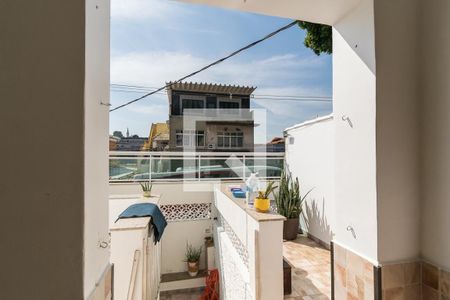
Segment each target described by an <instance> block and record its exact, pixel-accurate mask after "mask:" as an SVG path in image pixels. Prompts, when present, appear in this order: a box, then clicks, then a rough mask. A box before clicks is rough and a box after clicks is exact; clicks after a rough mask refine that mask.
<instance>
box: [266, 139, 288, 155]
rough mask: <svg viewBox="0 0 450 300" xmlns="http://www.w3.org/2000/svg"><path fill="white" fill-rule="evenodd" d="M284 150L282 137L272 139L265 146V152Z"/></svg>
mask: <svg viewBox="0 0 450 300" xmlns="http://www.w3.org/2000/svg"><path fill="white" fill-rule="evenodd" d="M284 150H285V140H284V138H283V137H274V138H273V139H272V140H271V141H270V142H268V143H267V145H266V151H267V152H284Z"/></svg>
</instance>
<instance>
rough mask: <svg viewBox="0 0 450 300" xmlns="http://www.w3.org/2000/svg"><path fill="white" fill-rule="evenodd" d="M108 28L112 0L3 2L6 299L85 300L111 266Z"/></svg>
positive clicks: (0, 81)
mask: <svg viewBox="0 0 450 300" xmlns="http://www.w3.org/2000/svg"><path fill="white" fill-rule="evenodd" d="M108 35H109V2H108V1H106V0H98V1H84V0H78V1H62V2H61V1H54V0H45V1H10V0H5V1H2V3H1V4H0V39H1V42H0V45H1V46H0V70H1V71H0V99H1V100H0V102H1V106H2V108H1V109H0V128H1V129H2V143H1V146H0V149H1V150H0V154H1V155H0V157H1V159H2V163H1V168H0V199H1V203H2V211H3V212H4V213H3V214H2V217H1V226H0V237H1V243H0V253H1V266H2V272H1V275H0V282H1V289H0V298H1V299H83V298H87V297H88V295H89V294H91V293H92V292H93V291H94V288H95V283H96V282H98V283H101V282H100V281H101V278H103V277H104V276H103V274H106V273H107V272H105V273H103V272H104V271H105V270H107V269H108V268H107V267H108V253H107V251H106V250H102V251H100V250H99V249H98V241H99V240H101V239H103V238H105V237H106V236H107V224H108V223H107V222H108V219H107V176H108V175H107V172H108V169H107V143H108V142H107V136H108V130H107V127H108V119H107V115H108V109H107V108H106V107H102V106H101V105H100V104H99V102H100V101H103V102H106V103H107V102H108V100H109V99H108V88H109V87H108V84H109V75H108V66H109V49H108V47H109V38H108ZM97 68H98V70H96V69H97Z"/></svg>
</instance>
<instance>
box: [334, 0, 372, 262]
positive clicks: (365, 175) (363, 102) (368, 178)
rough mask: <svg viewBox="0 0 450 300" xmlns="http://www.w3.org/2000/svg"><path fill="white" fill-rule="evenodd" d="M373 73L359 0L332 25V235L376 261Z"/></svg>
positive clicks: (365, 13) (367, 10) (366, 10)
mask: <svg viewBox="0 0 450 300" xmlns="http://www.w3.org/2000/svg"><path fill="white" fill-rule="evenodd" d="M375 79H376V78H375V35H374V12H373V1H372V0H361V1H360V2H359V5H358V6H357V7H356V8H355V9H353V10H352V11H351V12H350V13H348V14H347V15H346V16H345V17H344V18H342V19H341V20H339V21H338V22H336V23H335V24H334V28H333V101H334V102H333V111H334V113H333V115H334V124H335V134H336V136H335V157H336V164H335V201H336V203H337V204H336V210H335V212H336V228H335V237H334V239H335V241H336V242H338V243H339V244H341V245H343V246H345V247H346V248H347V249H350V250H352V251H354V252H356V253H357V254H359V255H361V256H363V257H365V258H367V259H369V260H370V261H372V262H375V263H376V261H377V244H378V241H377V190H376V188H377V187H376V152H375V142H376V140H375V133H376V127H375V124H376V123H375V116H376V101H375V100H376V92H375V87H376V80H375ZM352 230H353V232H352Z"/></svg>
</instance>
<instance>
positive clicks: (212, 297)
mask: <svg viewBox="0 0 450 300" xmlns="http://www.w3.org/2000/svg"><path fill="white" fill-rule="evenodd" d="M218 290H219V270H217V269H214V270H209V271H208V276H207V277H206V279H205V291H204V292H203V295H202V297H201V298H200V300H219V293H218Z"/></svg>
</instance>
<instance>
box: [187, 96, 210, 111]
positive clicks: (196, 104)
mask: <svg viewBox="0 0 450 300" xmlns="http://www.w3.org/2000/svg"><path fill="white" fill-rule="evenodd" d="M182 103H183V111H184V110H185V109H201V108H204V107H205V106H204V105H205V102H204V101H203V100H198V99H183V102H182Z"/></svg>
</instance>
